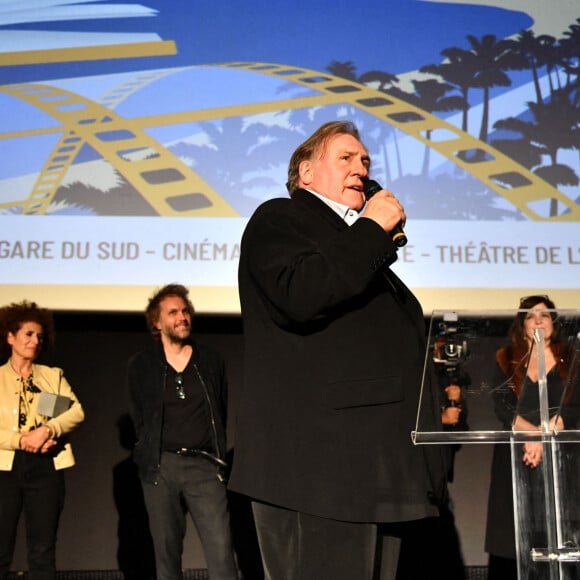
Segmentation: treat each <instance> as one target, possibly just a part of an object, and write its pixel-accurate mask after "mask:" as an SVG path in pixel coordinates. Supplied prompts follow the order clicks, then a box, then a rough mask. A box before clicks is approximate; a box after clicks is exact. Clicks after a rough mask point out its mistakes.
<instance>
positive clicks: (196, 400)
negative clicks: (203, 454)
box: [162, 361, 215, 452]
mask: <svg viewBox="0 0 580 580" xmlns="http://www.w3.org/2000/svg"><path fill="white" fill-rule="evenodd" d="M178 379H179V380H180V382H181V387H182V389H183V393H184V394H185V397H184V398H181V397H180V396H179V394H178V389H179V386H180V385H179V384H178ZM163 407H164V417H163V434H162V446H163V449H164V450H175V449H181V448H182V447H187V448H190V449H203V450H205V451H210V452H214V451H215V450H214V449H213V445H212V443H211V441H212V438H211V434H210V433H211V432H210V425H211V421H210V412H209V406H208V403H207V397H206V393H205V390H204V388H203V385H202V383H201V380H200V377H199V375H198V372H197V370H196V368H195V365H194V364H193V363H192V362H191V361H190V362H189V364H188V365H187V367H186V368H185V369H184V371H183V372H182V373H177V372H176V371H175V369H173V368H172V367H171V366H168V372H167V380H166V383H165V392H164V393H163Z"/></svg>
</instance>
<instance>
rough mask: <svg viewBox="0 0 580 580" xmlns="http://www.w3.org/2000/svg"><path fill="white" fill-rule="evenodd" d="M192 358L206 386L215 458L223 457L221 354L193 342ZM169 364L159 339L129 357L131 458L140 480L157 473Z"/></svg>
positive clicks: (224, 400) (224, 383) (224, 395)
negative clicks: (211, 419) (132, 442)
mask: <svg viewBox="0 0 580 580" xmlns="http://www.w3.org/2000/svg"><path fill="white" fill-rule="evenodd" d="M192 346H193V354H192V357H193V360H192V362H193V363H194V364H195V365H196V367H197V369H198V371H199V373H200V375H201V377H203V381H202V382H203V385H204V388H206V390H207V392H206V395H207V397H208V403H209V406H210V410H211V415H212V418H213V427H212V429H211V432H212V437H213V440H214V441H213V443H214V447H215V449H216V450H217V453H216V456H217V458H218V459H220V460H222V461H225V457H226V451H227V448H226V413H227V379H226V373H225V364H224V361H223V358H222V356H221V355H220V354H219V353H218V352H217V351H215V350H213V349H211V348H209V347H207V346H204V345H200V344H197V343H195V342H192ZM167 368H168V363H167V361H166V359H165V354H164V352H163V346H162V344H161V341H159V342H158V343H157V344H155V345H154V346H153V347H151V348H150V349H147V350H144V351H141V352H139V353H137V354H135V355H134V356H133V357H131V359H130V360H129V364H128V367H127V381H128V387H129V412H130V415H131V419H132V420H133V426H134V428H135V435H136V438H137V441H136V443H135V448H134V450H133V459H134V461H135V463H136V464H137V466H138V468H139V475H140V477H141V479H143V480H144V481H147V482H155V481H156V479H157V476H158V474H159V463H160V457H161V433H162V428H163V392H164V389H165V381H166V378H167Z"/></svg>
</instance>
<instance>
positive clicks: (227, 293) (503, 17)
mask: <svg viewBox="0 0 580 580" xmlns="http://www.w3.org/2000/svg"><path fill="white" fill-rule="evenodd" d="M302 4H303V6H302ZM306 8H307V9H308V18H307V19H305V18H303V17H301V16H300V15H301V14H303V13H304V10H305V9H306ZM579 16H580V11H579V10H578V5H577V3H576V1H575V0H574V1H569V0H557V1H555V2H550V3H546V2H545V0H532V1H529V2H527V3H526V4H525V6H522V4H521V3H520V2H516V1H515V0H511V1H505V0H502V1H499V0H497V1H495V2H494V1H491V0H489V1H483V0H482V1H478V2H469V3H467V2H459V1H449V0H447V1H446V2H436V1H426V0H391V1H390V2H384V1H382V0H369V1H368V2H365V3H364V4H363V5H357V7H356V10H353V9H352V5H351V4H350V3H338V4H336V5H334V8H333V10H332V11H330V10H329V9H328V5H327V3H326V2H323V1H318V2H316V1H315V2H308V3H302V2H300V1H299V2H294V3H287V2H281V1H276V0H275V1H272V0H270V1H268V2H265V1H261V0H248V1H246V2H244V3H243V5H238V4H237V3H202V2H196V1H187V0H177V1H172V2H163V1H162V0H144V2H143V3H142V4H137V3H131V2H127V1H126V0H125V1H123V2H114V1H110V0H109V1H100V2H99V1H96V2H95V1H91V2H85V1H79V0H77V1H60V2H56V1H54V2H52V1H50V0H46V1H43V2H37V1H33V0H30V1H23V2H19V3H4V4H2V5H0V24H1V26H0V75H1V78H0V110H1V111H2V125H1V127H0V159H1V160H2V161H1V164H0V301H1V303H7V302H11V301H15V300H21V299H24V298H27V299H31V300H36V301H38V302H39V303H41V304H42V305H44V306H47V307H50V308H53V309H58V310H80V311H141V310H142V309H143V307H144V305H145V302H146V299H147V297H148V296H149V295H150V294H151V292H152V291H153V290H154V289H155V288H157V287H159V286H161V285H163V284H166V283H169V282H180V283H183V284H185V285H187V286H188V287H190V288H191V291H192V298H193V301H194V304H195V306H196V309H197V311H198V312H200V313H212V314H213V313H223V314H237V313H239V302H238V294H237V262H238V254H239V241H240V237H241V234H242V232H243V229H244V226H245V224H246V223H247V220H248V218H249V216H250V215H251V214H252V212H253V211H254V210H255V208H256V207H257V206H258V205H259V204H260V203H262V202H263V201H265V200H267V199H269V198H271V197H279V196H287V192H286V189H285V182H286V172H287V164H288V160H289V158H290V155H291V154H292V152H293V151H294V149H295V148H296V147H297V146H298V145H299V144H300V143H301V142H302V141H303V140H304V139H305V138H306V137H308V136H309V135H310V134H311V133H312V132H313V131H314V130H315V129H316V128H317V127H319V126H320V125H321V124H323V123H325V122H327V121H331V120H336V119H350V120H352V121H354V122H355V123H356V125H357V126H358V128H359V129H360V131H361V134H362V137H363V141H364V142H365V145H366V146H367V148H368V150H369V153H370V155H371V159H372V167H371V177H372V178H373V179H375V180H376V181H378V182H379V183H381V184H382V185H383V186H384V187H385V188H387V189H390V190H391V191H393V192H394V193H395V195H396V196H397V197H398V198H399V199H400V200H401V201H402V203H403V205H404V206H405V209H406V213H407V216H408V222H407V225H406V228H405V230H406V233H407V237H408V239H409V243H408V245H407V246H405V247H404V248H401V249H400V250H399V257H398V261H397V263H396V264H395V265H394V266H393V268H394V270H395V271H396V272H397V274H399V275H400V276H401V278H402V279H403V280H404V281H405V283H406V284H407V285H408V286H409V287H411V288H412V289H413V290H414V291H415V293H416V294H417V296H418V297H419V299H420V300H421V302H422V304H423V307H424V309H425V312H427V313H428V312H430V311H432V310H435V309H439V310H440V309H446V308H452V309H475V310H481V309H484V308H499V309H504V308H505V309H512V308H515V307H517V300H518V298H519V297H520V296H522V295H526V294H532V293H534V292H541V293H546V292H548V293H550V295H551V297H553V299H554V300H555V301H556V304H557V305H558V306H559V307H562V308H577V307H579V306H580V290H579V289H578V280H579V277H580V274H579V272H580V238H579V235H578V234H579V231H580V228H579V226H578V222H579V221H580V207H579V199H580V189H579V186H578V183H579V181H578V176H579V174H580V161H579V155H578V131H579V125H578V112H579V107H580V104H579V103H580V98H579V79H578V70H579V68H578V67H579V65H580V62H579V61H580V49H579V46H580V40H579V27H578V17H579ZM305 20H306V21H305Z"/></svg>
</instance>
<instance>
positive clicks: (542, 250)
mask: <svg viewBox="0 0 580 580" xmlns="http://www.w3.org/2000/svg"><path fill="white" fill-rule="evenodd" d="M239 251H240V246H239V243H216V242H210V241H209V240H202V241H201V242H193V243H184V242H165V243H163V244H162V246H161V250H160V251H158V250H152V249H149V248H148V249H145V250H144V249H142V248H141V245H140V244H139V243H138V242H119V241H116V242H111V241H100V242H88V241H69V240H65V241H61V242H56V241H53V240H44V241H38V240H28V241H20V240H16V241H10V240H0V259H23V260H56V259H61V260H71V259H76V260H86V259H90V258H96V259H98V260H137V259H139V258H140V257H142V256H143V255H149V256H150V255H155V256H156V255H158V253H160V254H161V257H162V258H163V259H164V260H167V261H216V260H224V261H230V260H237V259H238V258H239ZM433 254H435V255H436V256H437V258H438V260H439V262H440V263H442V264H445V263H456V264H482V263H487V264H490V263H493V264H530V263H536V264H562V263H568V264H580V247H576V248H572V247H567V248H561V247H560V246H502V245H497V244H493V245H492V244H488V243H487V242H481V243H479V244H476V243H469V244H466V245H461V244H457V245H435V246H434V252H433ZM418 256H419V257H422V258H429V257H431V255H430V254H428V253H425V252H422V253H420V254H418V253H417V252H416V251H415V248H414V246H413V245H412V244H409V245H407V246H405V248H401V250H400V253H399V259H400V260H401V261H402V262H407V263H412V262H415V261H417V260H416V258H417V257H418Z"/></svg>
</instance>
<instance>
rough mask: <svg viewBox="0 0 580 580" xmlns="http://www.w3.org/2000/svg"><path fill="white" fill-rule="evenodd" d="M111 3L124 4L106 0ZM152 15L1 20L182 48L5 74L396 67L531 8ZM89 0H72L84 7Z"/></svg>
mask: <svg viewBox="0 0 580 580" xmlns="http://www.w3.org/2000/svg"><path fill="white" fill-rule="evenodd" d="M106 4H119V5H122V4H127V0H119V1H115V0H109V1H107V2H106ZM143 5H145V6H146V7H148V8H153V9H155V10H157V11H158V12H157V14H156V15H155V16H153V17H141V18H108V19H91V20H88V19H79V20H69V21H66V20H62V21H55V22H31V23H28V24H25V23H19V24H11V25H5V26H0V31H2V30H30V31H39V30H43V31H60V32H63V33H66V32H79V33H82V32H93V33H94V32H97V33H98V32H102V33H111V32H119V33H155V34H157V35H159V37H160V38H161V39H162V40H174V41H176V44H177V47H178V54H177V55H176V56H170V57H151V58H147V59H142V58H135V59H123V60H108V61H103V62H83V63H80V64H76V65H75V64H73V65H71V64H50V65H46V64H43V65H29V66H13V67H10V66H9V67H4V68H3V69H2V70H0V75H1V76H0V82H2V83H9V82H25V81H26V82H28V81H33V80H41V79H42V80H48V79H50V78H63V77H69V76H80V75H81V74H82V75H83V76H87V75H94V74H108V73H114V72H123V71H131V70H143V69H147V68H165V67H174V66H188V65H199V64H214V63H224V62H236V61H240V60H242V61H250V62H272V63H279V64H287V65H292V66H302V67H307V68H312V69H315V70H319V71H324V70H326V68H327V67H328V65H329V64H330V63H331V62H332V61H340V62H345V61H351V62H353V63H354V65H355V66H356V69H357V72H358V73H359V74H360V73H363V72H366V71H370V70H383V71H388V72H391V73H394V74H400V73H404V72H408V71H412V70H415V69H417V68H419V67H421V66H423V65H425V64H431V63H434V62H438V61H439V60H440V52H441V50H443V49H444V48H448V47H450V46H458V47H463V48H468V45H467V41H466V36H467V35H474V36H476V37H481V36H482V35H484V34H495V35H496V36H497V37H498V38H503V37H506V36H509V35H512V34H517V33H518V32H520V31H521V30H523V29H525V28H527V27H529V26H530V25H531V24H532V19H531V18H530V16H528V15H526V14H525V13H523V12H514V11H509V10H504V9H500V8H494V7H486V6H474V5H470V4H465V5H458V4H446V3H434V2H422V1H418V0H375V1H366V2H359V3H353V2H352V1H351V0H350V1H345V0H339V1H335V2H332V3H329V2H328V1H327V0H318V1H309V2H305V1H303V0H299V1H297V2H288V1H287V0H285V1H281V0H274V1H272V0H246V1H245V2H243V3H232V2H230V1H229V0H217V1H214V2H205V1H200V0H172V1H171V2H168V1H167V0H145V1H144V2H143ZM85 7H86V5H84V6H83V5H78V6H76V5H73V6H69V9H70V10H73V9H75V10H79V9H80V10H83V9H84V8H85Z"/></svg>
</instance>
